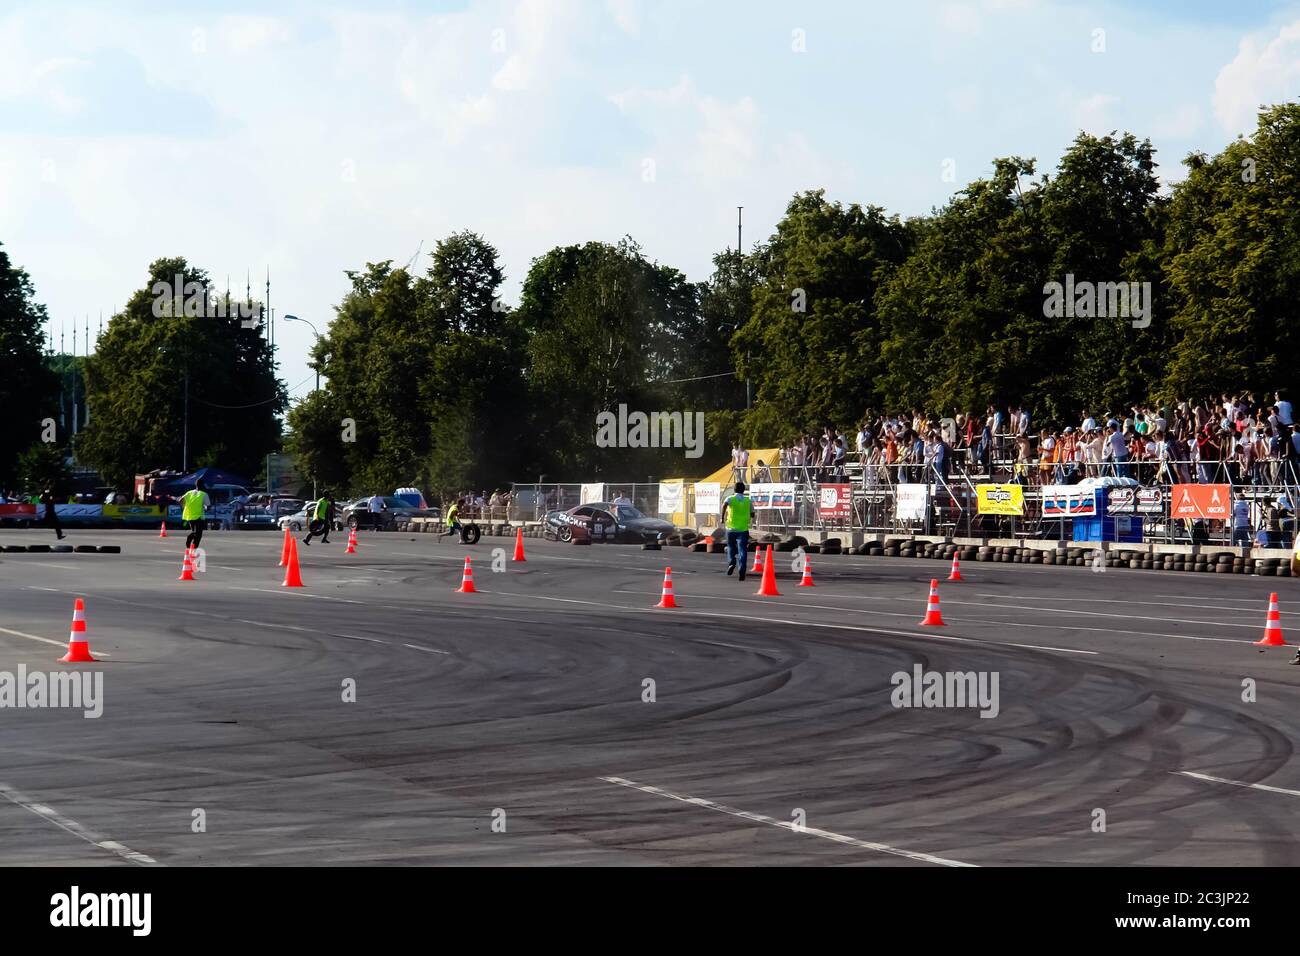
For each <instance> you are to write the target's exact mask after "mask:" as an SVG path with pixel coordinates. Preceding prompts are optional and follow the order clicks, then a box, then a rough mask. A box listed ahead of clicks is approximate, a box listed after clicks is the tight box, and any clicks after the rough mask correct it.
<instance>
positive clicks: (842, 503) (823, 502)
mask: <svg viewBox="0 0 1300 956" xmlns="http://www.w3.org/2000/svg"><path fill="white" fill-rule="evenodd" d="M817 492H818V500H817V514H818V515H820V516H821V517H823V518H827V519H829V520H832V521H847V520H848V519H849V518H850V516H851V515H852V514H853V493H852V490H851V486H849V485H821V486H820V487H819V488H818V489H817Z"/></svg>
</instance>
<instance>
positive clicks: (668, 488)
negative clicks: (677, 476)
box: [659, 481, 684, 515]
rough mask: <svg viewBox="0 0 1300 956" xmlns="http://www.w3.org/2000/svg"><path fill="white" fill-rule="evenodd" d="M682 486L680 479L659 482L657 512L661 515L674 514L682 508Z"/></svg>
mask: <svg viewBox="0 0 1300 956" xmlns="http://www.w3.org/2000/svg"><path fill="white" fill-rule="evenodd" d="M683 487H684V485H683V484H682V483H681V482H680V481H661V482H659V513H660V514H661V515H671V514H676V513H677V512H679V511H681V510H682V488H683Z"/></svg>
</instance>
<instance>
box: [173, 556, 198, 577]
mask: <svg viewBox="0 0 1300 956" xmlns="http://www.w3.org/2000/svg"><path fill="white" fill-rule="evenodd" d="M176 580H177V581H193V580H194V559H193V557H192V555H191V554H190V549H189V548H186V549H185V560H184V561H182V562H181V576H180V577H179V578H177V579H176Z"/></svg>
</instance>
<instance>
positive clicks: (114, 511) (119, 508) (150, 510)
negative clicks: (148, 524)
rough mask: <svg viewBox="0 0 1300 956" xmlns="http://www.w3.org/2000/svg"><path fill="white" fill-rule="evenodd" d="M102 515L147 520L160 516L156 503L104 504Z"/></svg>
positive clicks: (159, 509) (118, 518)
mask: <svg viewBox="0 0 1300 956" xmlns="http://www.w3.org/2000/svg"><path fill="white" fill-rule="evenodd" d="M104 517H105V518H113V519H117V520H121V519H124V518H125V519H126V520H128V521H131V520H134V521H148V520H156V519H159V518H161V517H162V508H161V507H159V506H158V505H104Z"/></svg>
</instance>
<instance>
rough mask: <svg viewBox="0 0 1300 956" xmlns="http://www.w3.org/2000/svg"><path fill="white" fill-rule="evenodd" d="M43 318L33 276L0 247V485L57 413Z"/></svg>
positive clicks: (8, 481)
mask: <svg viewBox="0 0 1300 956" xmlns="http://www.w3.org/2000/svg"><path fill="white" fill-rule="evenodd" d="M45 321H46V313H45V306H43V305H41V304H40V303H38V302H37V301H36V298H35V290H34V289H33V287H32V282H31V278H30V277H29V276H28V275H27V273H26V272H25V271H23V270H22V269H20V268H18V267H17V266H15V265H13V263H11V262H10V260H9V255H8V253H6V252H5V251H4V248H3V247H0V408H3V409H4V413H5V426H4V427H3V428H0V488H7V487H10V486H11V485H13V484H14V482H15V481H17V480H18V479H19V478H20V477H21V476H20V475H19V473H18V472H19V470H20V462H19V455H20V454H21V453H23V452H26V451H28V450H29V449H30V448H31V446H32V445H34V444H37V443H41V440H42V438H43V433H44V432H45V425H44V421H45V419H47V418H51V417H57V404H58V382H57V380H56V378H55V375H54V373H53V371H52V370H51V369H50V367H49V365H48V364H47V363H46V360H45V356H44V354H43V351H44V347H45V335H44V332H43V327H44V325H45ZM64 439H65V436H63V435H60V436H59V440H58V441H57V442H56V444H57V445H58V446H60V447H62V445H63V444H64Z"/></svg>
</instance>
